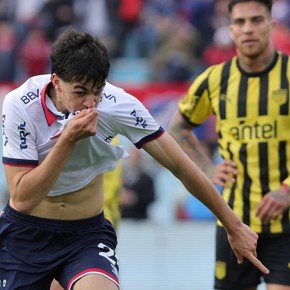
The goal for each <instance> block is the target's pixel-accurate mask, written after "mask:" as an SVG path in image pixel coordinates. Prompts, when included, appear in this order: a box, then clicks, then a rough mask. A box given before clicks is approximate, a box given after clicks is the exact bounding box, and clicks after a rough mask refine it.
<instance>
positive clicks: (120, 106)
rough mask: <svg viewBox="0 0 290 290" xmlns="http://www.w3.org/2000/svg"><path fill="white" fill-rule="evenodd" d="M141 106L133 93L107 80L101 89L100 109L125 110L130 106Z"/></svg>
mask: <svg viewBox="0 0 290 290" xmlns="http://www.w3.org/2000/svg"><path fill="white" fill-rule="evenodd" d="M137 105H138V106H143V105H142V103H141V102H140V101H139V100H138V99H137V98H136V97H135V96H133V95H131V94H129V93H128V92H126V91H125V90H124V89H122V88H121V87H118V86H115V85H113V84H111V83H109V82H107V83H106V85H105V88H104V90H103V94H102V98H101V102H100V105H99V109H100V110H108V109H110V110H116V112H117V111H119V110H126V109H128V108H129V107H131V106H137Z"/></svg>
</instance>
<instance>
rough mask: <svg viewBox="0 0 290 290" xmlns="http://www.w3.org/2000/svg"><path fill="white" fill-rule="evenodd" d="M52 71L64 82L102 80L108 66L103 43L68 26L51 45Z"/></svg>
mask: <svg viewBox="0 0 290 290" xmlns="http://www.w3.org/2000/svg"><path fill="white" fill-rule="evenodd" d="M50 61H51V73H56V74H57V75H58V76H59V77H60V78H61V79H62V80H64V81H65V82H80V81H83V82H84V83H87V82H89V81H92V82H93V84H94V85H95V84H103V83H104V81H105V79H106V78H107V76H108V73H109V69H110V62H109V56H108V52H107V49H106V47H105V46H104V44H103V43H101V42H100V40H99V39H98V38H97V37H93V36H92V35H90V34H89V33H86V32H83V33H81V32H77V31H76V30H75V29H73V28H69V29H67V30H66V31H64V32H63V33H62V34H60V35H59V36H58V38H57V39H56V40H55V42H54V43H53V45H52V49H51V54H50Z"/></svg>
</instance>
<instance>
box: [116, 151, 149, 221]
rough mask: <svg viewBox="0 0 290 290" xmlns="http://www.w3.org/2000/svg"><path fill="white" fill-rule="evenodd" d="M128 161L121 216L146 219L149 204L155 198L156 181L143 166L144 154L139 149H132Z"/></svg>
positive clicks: (125, 171)
mask: <svg viewBox="0 0 290 290" xmlns="http://www.w3.org/2000/svg"><path fill="white" fill-rule="evenodd" d="M128 163H129V164H127V166H126V167H125V170H124V180H123V190H122V191H121V216H122V218H126V219H137V220H141V219H146V218H147V217H148V213H147V210H148V206H149V205H150V204H151V203H152V202H153V201H154V198H155V190H154V181H153V178H152V177H151V176H150V175H149V174H147V173H146V172H145V171H144V169H143V168H142V156H141V154H140V153H139V151H138V150H137V149H132V150H131V154H130V158H129V160H128ZM124 166H125V164H124Z"/></svg>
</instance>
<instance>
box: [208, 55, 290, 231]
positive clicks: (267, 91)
mask: <svg viewBox="0 0 290 290" xmlns="http://www.w3.org/2000/svg"><path fill="white" fill-rule="evenodd" d="M287 62H288V58H287V57H286V56H282V55H279V56H278V59H277V60H276V61H275V62H274V63H273V65H272V66H271V67H269V68H268V70H266V71H265V72H263V73H260V74H256V75H254V74H246V73H241V71H240V70H239V69H238V66H237V63H236V62H235V61H233V62H229V63H227V64H225V65H224V66H219V67H218V68H217V69H216V71H215V72H214V74H213V75H211V76H210V77H209V84H208V86H209V92H210V100H211V105H212V109H213V111H214V113H215V114H216V117H217V124H216V129H217V132H218V133H219V149H220V153H221V154H222V156H223V157H224V158H225V159H232V160H234V161H235V162H236V164H237V167H238V171H239V174H238V177H237V182H236V183H235V184H234V185H233V186H232V187H230V188H228V189H225V190H224V192H223V194H224V197H225V199H226V200H227V201H228V203H229V204H230V206H231V207H232V208H233V209H234V210H235V212H236V213H238V215H239V216H240V217H241V218H242V219H243V220H244V222H246V223H248V224H251V225H252V227H253V228H254V229H255V230H256V231H257V232H261V231H266V232H267V231H270V232H281V231H283V225H282V223H280V222H273V223H271V225H269V226H268V227H267V228H265V226H263V225H262V224H261V222H260V221H259V220H258V219H257V218H256V216H255V211H254V209H255V208H256V206H257V205H258V203H259V201H260V200H261V198H262V197H263V195H264V194H266V193H267V192H269V191H271V190H275V189H277V188H279V187H280V185H281V183H282V181H283V180H284V179H285V178H286V177H287V176H288V175H289V170H290V134H289V124H290V113H289V110H290V108H289V106H290V102H289V79H290V69H289V68H287ZM288 67H289V65H288ZM288 215H289V213H288ZM280 219H282V216H281V217H280ZM286 223H287V222H286ZM288 227H289V217H288ZM262 228H263V229H262Z"/></svg>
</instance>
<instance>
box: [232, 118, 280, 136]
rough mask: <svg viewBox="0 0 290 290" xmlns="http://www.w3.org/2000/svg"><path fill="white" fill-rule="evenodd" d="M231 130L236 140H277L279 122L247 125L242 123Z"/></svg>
mask: <svg viewBox="0 0 290 290" xmlns="http://www.w3.org/2000/svg"><path fill="white" fill-rule="evenodd" d="M229 130H230V132H231V134H232V136H233V137H234V138H235V139H236V140H249V139H261V140H263V139H270V138H277V121H273V122H271V123H263V124H260V123H259V122H258V121H256V122H254V123H252V124H245V122H244V121H241V122H240V124H239V126H233V127H230V129H229Z"/></svg>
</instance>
